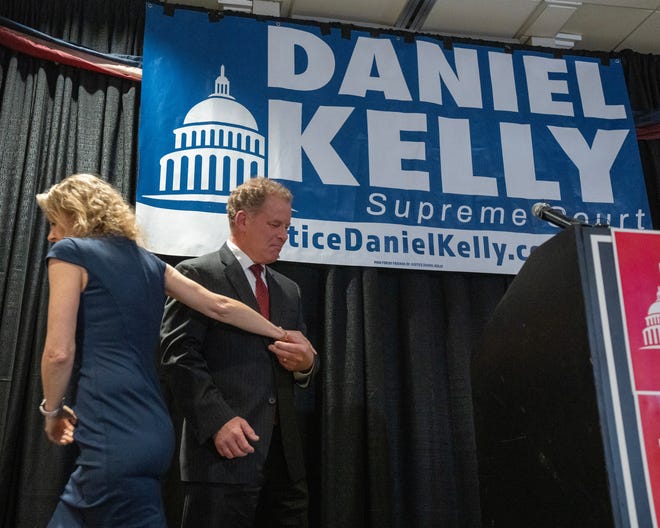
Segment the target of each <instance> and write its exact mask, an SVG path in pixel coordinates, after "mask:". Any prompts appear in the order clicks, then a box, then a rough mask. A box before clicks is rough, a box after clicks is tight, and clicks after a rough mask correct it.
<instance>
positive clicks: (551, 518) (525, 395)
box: [471, 226, 660, 528]
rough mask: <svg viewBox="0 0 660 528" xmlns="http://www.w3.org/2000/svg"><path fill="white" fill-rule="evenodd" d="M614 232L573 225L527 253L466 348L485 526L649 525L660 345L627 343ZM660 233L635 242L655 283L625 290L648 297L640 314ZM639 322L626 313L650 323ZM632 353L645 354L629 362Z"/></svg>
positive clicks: (659, 410)
mask: <svg viewBox="0 0 660 528" xmlns="http://www.w3.org/2000/svg"><path fill="white" fill-rule="evenodd" d="M615 231H616V230H610V229H608V228H604V227H588V226H572V227H570V228H567V229H565V230H563V231H560V232H559V233H558V234H557V235H555V236H554V237H552V238H551V239H549V240H548V241H547V242H546V243H544V244H542V245H541V246H539V247H538V248H537V249H536V250H535V251H533V252H532V254H531V256H530V258H529V259H528V261H527V262H526V263H525V265H524V266H523V268H522V269H521V271H520V272H519V274H518V275H517V276H516V278H515V279H514V281H513V282H512V284H511V286H510V287H509V289H508V291H507V293H506V294H505V296H504V297H503V298H502V300H501V302H500V303H499V304H498V306H497V308H496V310H495V313H494V314H493V316H492V319H491V321H490V322H489V324H488V325H487V327H486V329H485V332H484V339H483V343H482V346H481V348H480V349H479V350H476V351H475V352H474V355H473V358H472V366H471V372H472V389H473V401H474V415H475V431H476V440H477V457H478V464H479V480H480V495H481V509H482V519H483V526H485V527H486V526H487V527H503V528H509V527H516V526H525V527H534V528H538V527H546V526H547V527H553V528H556V527H579V528H585V527H598V528H606V527H610V526H615V527H625V526H631V527H633V526H639V527H653V526H657V520H656V506H654V499H653V488H656V493H657V488H658V487H660V482H658V481H659V480H660V476H658V472H657V470H656V467H657V466H656V465H655V464H656V462H657V460H656V458H657V454H656V453H655V451H658V450H660V445H659V444H658V439H659V438H660V426H658V423H660V361H659V362H658V363H657V368H658V370H657V371H656V374H655V377H656V379H657V383H656V382H654V381H653V378H654V377H653V376H648V372H647V369H653V368H655V363H653V362H654V361H655V359H654V358H655V354H656V353H657V355H658V357H660V347H659V348H658V350H651V349H652V348H653V347H652V346H651V347H649V346H646V345H645V346H642V347H639V346H637V341H635V342H634V343H633V341H632V339H631V338H630V337H631V332H630V327H629V326H627V325H626V320H627V312H626V311H625V310H624V308H625V307H624V301H625V297H623V295H622V292H623V291H624V289H622V277H621V273H620V269H621V268H620V266H621V258H620V257H619V256H617V255H620V254H617V252H616V251H617V237H616V236H615V235H616V234H617V233H615ZM620 234H622V235H626V236H628V235H632V233H630V232H623V233H620ZM646 234H647V235H658V233H649V232H646ZM658 240H660V237H659V236H653V237H652V238H651V241H652V242H653V243H652V244H650V246H649V242H648V241H647V240H644V241H642V242H641V245H640V246H639V247H640V248H649V249H648V250H646V253H648V252H649V251H650V252H651V254H650V256H649V255H646V256H645V257H644V258H642V259H641V260H644V259H646V260H644V261H645V262H647V261H648V262H647V264H646V265H645V266H646V268H649V266H651V269H646V268H645V269H646V271H644V270H641V271H640V273H646V274H647V275H648V277H647V281H652V283H653V284H652V285H651V284H650V283H649V285H648V286H643V287H642V286H639V285H637V286H636V287H635V289H634V290H631V291H634V292H636V291H637V290H640V291H639V292H638V293H639V294H640V295H642V294H644V295H646V297H644V296H642V297H640V299H642V302H645V301H643V300H644V299H647V298H649V299H651V303H649V302H647V303H646V304H645V306H644V310H645V311H644V313H645V314H646V313H647V312H646V310H649V311H651V308H649V306H650V304H652V301H653V297H654V296H655V295H656V290H657V288H658V283H660V280H659V279H660V274H658V263H660V243H658V244H656V245H653V244H655V243H656V241H658ZM621 244H622V243H621ZM626 247H627V246H626ZM640 258H641V257H639V258H637V257H634V258H633V257H632V256H631V255H627V256H625V258H624V260H626V259H627V261H630V262H633V260H639V259H640ZM626 269H627V270H628V271H627V272H626V273H627V274H628V275H630V273H631V272H630V269H629V268H626ZM631 269H632V268H631ZM633 274H634V269H633ZM638 278H639V277H638ZM649 291H650V295H651V297H649V296H648V295H649ZM631 295H632V294H631ZM659 299H660V297H659ZM658 306H659V307H660V304H659V305H658ZM640 317H641V316H637V315H635V316H634V317H629V319H634V320H635V321H634V322H635V324H636V325H638V326H639V325H640V324H642V325H643V324H650V325H651V326H653V322H654V319H652V318H649V316H648V314H647V315H646V316H645V317H641V318H642V319H643V321H641V323H640V321H638V319H639V318H640ZM658 321H659V323H660V315H659V317H658ZM635 328H637V327H635ZM645 331H646V332H647V336H648V335H650V334H649V333H648V332H649V331H648V329H647V330H645ZM647 345H648V344H647ZM642 349H644V350H642ZM641 352H643V353H644V354H646V356H645V357H646V358H650V359H645V360H644V361H645V362H641V363H640V362H638V363H637V364H635V361H638V359H637V358H638V357H641V356H638V355H637V354H638V353H641ZM639 361H641V360H639ZM635 369H637V371H638V372H637V373H636V372H635ZM642 371H644V372H646V374H647V378H649V380H647V381H646V382H645V385H646V386H645V387H644V388H643V390H641V391H640V386H639V385H640V380H641V378H640V377H639V375H642ZM654 384H655V385H657V386H654ZM654 391H658V394H655V393H654ZM642 393H643V394H642ZM641 396H649V397H650V405H646V404H644V403H641V401H642V400H641V399H640V397H641ZM645 405H646V406H645ZM658 465H659V466H660V463H658Z"/></svg>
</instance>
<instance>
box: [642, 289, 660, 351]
mask: <svg viewBox="0 0 660 528" xmlns="http://www.w3.org/2000/svg"><path fill="white" fill-rule="evenodd" d="M642 337H643V338H644V348H660V286H658V293H657V298H656V301H655V302H654V303H653V304H651V306H649V310H648V315H647V316H646V328H644V330H642Z"/></svg>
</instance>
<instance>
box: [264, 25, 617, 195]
mask: <svg viewBox="0 0 660 528" xmlns="http://www.w3.org/2000/svg"><path fill="white" fill-rule="evenodd" d="M300 51H304V54H305V56H306V59H307V60H306V66H305V69H304V70H303V71H296V60H295V57H296V53H297V52H300ZM416 54H417V64H418V72H417V81H418V98H419V101H420V102H423V103H429V104H435V105H443V100H442V86H441V81H442V82H443V83H444V86H445V87H446V89H447V90H448V92H449V93H450V94H451V96H452V98H453V100H454V102H455V104H456V106H457V107H459V108H466V109H482V108H483V101H484V98H483V96H482V92H481V89H482V84H481V81H480V70H479V57H478V52H477V50H475V49H470V48H461V47H456V46H455V47H454V48H453V56H454V63H455V70H454V69H452V66H451V65H450V64H449V62H448V60H447V58H446V57H445V53H444V51H443V49H442V48H441V47H440V46H439V45H437V44H435V43H432V42H427V41H422V40H417V41H416ZM487 57H488V65H489V75H490V79H491V90H492V94H491V95H492V104H493V109H494V110H496V111H502V112H518V111H519V103H518V101H519V97H518V89H517V86H516V82H515V76H514V62H513V56H512V55H511V54H509V53H504V52H497V51H489V52H488V54H487ZM522 61H523V62H522V64H523V66H524V74H525V84H526V86H527V101H528V106H529V107H528V111H529V112H530V113H531V114H536V115H545V116H565V117H572V116H574V113H575V105H574V104H573V103H572V102H571V101H569V100H558V99H561V97H559V98H557V97H555V96H556V95H557V96H564V99H566V98H567V96H569V95H571V94H569V82H568V80H567V77H568V75H569V74H570V75H574V79H572V80H573V81H574V85H576V86H577V88H578V91H579V97H580V103H581V104H580V105H577V106H579V107H580V108H581V111H582V115H583V117H585V118H590V119H603V120H624V121H623V123H622V124H623V126H627V124H626V122H625V120H626V119H627V116H626V109H625V107H624V105H620V104H616V105H611V104H607V103H606V101H605V94H604V91H603V85H602V80H601V78H600V72H599V64H598V63H597V62H589V61H581V60H576V61H575V62H574V63H573V64H574V70H573V71H571V72H569V71H568V67H567V62H566V61H565V60H563V59H559V58H549V57H541V56H533V55H525V56H523V58H522ZM374 71H376V72H378V75H373V72H374ZM334 74H335V57H334V54H333V51H332V49H331V48H330V46H329V45H328V44H326V43H325V42H324V41H323V40H322V39H320V38H319V37H317V36H315V35H313V34H311V33H309V32H306V31H301V30H297V29H292V28H285V27H281V26H269V28H268V86H269V87H270V88H281V89H286V90H295V91H305V92H310V91H314V90H319V89H321V88H323V87H324V86H326V85H327V84H328V83H329V82H330V80H331V79H332V77H333V75H334ZM368 92H380V93H381V94H382V96H383V97H384V98H385V99H387V100H390V101H403V102H405V101H412V100H413V98H412V95H411V93H410V89H409V87H408V84H407V82H406V79H405V77H404V74H403V72H402V70H401V66H400V64H399V63H398V59H397V56H396V52H395V49H394V47H393V45H392V42H391V41H390V40H388V39H382V38H367V37H359V38H358V39H357V40H356V41H355V45H354V48H353V50H352V54H351V56H350V59H349V61H348V64H347V67H346V70H345V72H344V76H343V79H342V82H341V86H340V88H339V91H338V93H339V94H340V95H346V96H354V97H366V96H367V93H368ZM354 109H355V108H353V107H347V106H320V107H318V109H317V110H316V112H315V113H314V115H313V116H312V117H311V119H310V120H309V122H308V123H307V124H306V125H305V126H304V127H303V105H302V103H298V102H291V101H284V100H277V99H273V100H270V101H269V123H270V130H269V147H270V149H272V150H273V151H279V150H280V149H284V150H285V151H287V152H289V153H294V155H291V156H288V157H286V158H279V159H278V161H277V164H276V166H272V160H270V161H271V164H270V165H269V174H270V175H271V177H277V178H280V179H288V180H291V181H302V152H305V154H306V155H307V157H308V159H309V160H310V162H311V163H312V165H313V166H314V169H315V170H316V173H317V174H318V177H319V179H320V180H321V181H322V182H323V183H324V184H326V185H347V186H358V185H360V184H359V183H358V181H357V179H356V178H355V176H354V175H353V173H352V172H351V170H350V169H349V168H348V167H347V165H346V164H345V163H344V161H343V160H342V158H341V157H340V155H339V153H338V152H337V150H336V149H335V148H334V147H333V145H332V141H333V140H334V139H335V138H336V136H337V135H338V134H339V133H340V131H341V129H342V127H343V125H344V124H345V123H346V121H347V120H348V119H349V116H351V114H352V112H353V111H354ZM366 126H367V135H368V156H369V169H368V170H369V183H370V185H372V186H376V187H383V188H392V189H406V190H417V191H430V190H431V183H430V172H429V171H423V170H405V169H404V168H403V165H404V164H405V162H409V161H410V160H414V161H417V162H418V163H423V162H425V161H427V160H426V154H425V143H424V142H420V141H406V140H403V139H402V134H408V135H410V133H425V132H427V131H428V121H427V115H426V114H424V113H404V112H393V111H379V110H367V111H366ZM437 127H438V133H439V139H438V147H439V154H440V155H439V167H438V168H439V170H440V176H441V182H442V192H444V193H448V194H469V195H478V196H493V197H494V196H499V193H500V189H498V181H497V179H496V178H495V177H493V176H485V175H475V174H474V170H473V160H472V149H471V138H470V121H469V119H464V118H454V117H443V116H438V118H437ZM498 128H499V140H500V146H501V159H502V163H503V166H502V167H501V172H502V173H503V175H504V185H505V191H506V195H507V196H508V197H509V198H523V199H541V198H542V199H546V200H556V201H559V200H561V199H562V195H561V189H560V183H559V182H558V181H550V180H548V179H544V180H537V179H536V170H535V166H534V151H533V141H532V140H533V138H532V126H531V125H530V124H521V123H517V122H500V123H499V124H498ZM534 133H535V134H545V135H547V136H548V137H542V138H540V140H541V141H547V140H548V139H549V138H552V139H554V141H555V142H556V143H557V144H558V146H559V147H560V148H561V151H563V152H564V153H565V154H566V156H567V157H568V158H569V159H570V161H571V162H572V163H573V164H574V166H575V167H576V168H577V170H578V174H579V184H580V189H581V199H582V200H583V201H584V202H599V203H613V202H614V196H613V191H612V181H611V175H610V170H611V168H612V165H613V163H614V161H615V160H616V158H617V155H618V153H619V151H620V149H621V147H622V145H623V143H624V141H625V139H626V137H627V135H628V133H629V130H628V129H627V128H623V129H619V130H611V129H597V130H596V132H595V134H594V136H593V141H592V142H591V145H590V144H589V143H588V141H587V140H586V139H585V137H584V136H583V134H582V132H581V131H580V130H579V129H577V128H574V127H565V126H550V125H547V126H543V127H541V128H539V127H537V128H535V129H534Z"/></svg>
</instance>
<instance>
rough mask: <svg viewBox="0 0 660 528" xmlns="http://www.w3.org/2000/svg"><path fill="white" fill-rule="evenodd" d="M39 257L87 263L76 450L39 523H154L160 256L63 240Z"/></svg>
mask: <svg viewBox="0 0 660 528" xmlns="http://www.w3.org/2000/svg"><path fill="white" fill-rule="evenodd" d="M47 258H57V259H60V260H63V261H66V262H70V263H72V264H76V265H78V266H81V267H83V268H85V269H86V270H87V274H88V283H87V287H86V288H85V290H84V291H83V292H82V294H81V297H80V307H79V310H78V325H77V331H76V364H77V365H78V367H79V370H77V373H75V374H74V375H75V378H74V381H75V402H74V405H73V408H74V410H75V412H76V414H77V416H78V424H77V426H76V429H75V432H74V438H75V442H76V444H77V445H78V446H79V448H80V455H79V456H78V458H77V460H76V465H77V467H76V469H75V471H74V472H73V473H72V475H71V478H70V479H69V481H68V483H67V485H66V487H65V489H64V492H63V494H62V495H61V497H60V501H59V503H58V506H57V508H56V510H55V513H54V514H53V517H52V519H51V521H50V524H49V525H48V526H49V527H67V528H71V527H75V526H94V527H122V528H127V527H163V526H165V525H166V521H165V514H164V509H163V503H162V498H161V483H160V477H161V476H162V475H163V474H164V473H165V472H166V471H167V469H168V468H169V465H170V462H171V460H172V454H173V450H174V430H173V426H172V422H171V419H170V416H169V413H168V410H167V407H166V405H165V401H164V399H163V396H162V392H161V387H160V383H159V380H158V375H157V369H156V351H157V346H158V337H159V329H160V322H161V317H162V314H163V303H164V295H165V293H164V291H165V290H164V288H165V282H164V274H165V263H163V262H162V261H161V260H160V259H158V258H157V257H155V256H154V255H152V254H150V253H149V252H148V251H146V250H144V249H143V248H141V247H139V246H138V245H137V244H136V243H135V242H133V241H131V240H128V239H126V238H122V237H105V238H65V239H63V240H61V241H59V242H57V243H55V244H54V245H53V247H52V248H51V250H50V252H49V253H48V256H47Z"/></svg>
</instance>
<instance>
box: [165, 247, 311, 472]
mask: <svg viewBox="0 0 660 528" xmlns="http://www.w3.org/2000/svg"><path fill="white" fill-rule="evenodd" d="M177 269H178V270H179V271H181V272H182V273H183V274H184V275H186V276H188V277H190V278H191V279H193V280H195V281H196V282H198V283H200V284H202V285H203V286H205V287H206V288H208V289H209V290H211V291H214V292H217V293H221V294H223V295H226V296H227V297H233V298H235V299H239V300H240V301H242V302H243V303H245V304H247V305H248V306H251V307H253V308H254V309H258V308H257V301H256V299H255V296H254V294H253V293H252V289H251V288H250V285H249V283H248V281H247V278H246V277H245V273H244V272H243V269H242V268H241V265H240V263H239V262H238V261H237V260H236V257H234V255H233V253H232V252H231V250H230V249H229V247H228V246H227V244H225V245H223V246H222V248H221V249H220V250H219V251H216V252H213V253H209V254H207V255H203V256H201V257H197V258H193V259H189V260H185V261H183V262H181V263H180V264H179V265H178V266H177ZM266 270H267V271H266V274H267V284H268V292H269V296H270V312H271V320H272V321H273V323H274V324H276V325H278V326H281V327H282V328H284V329H290V330H295V329H297V330H301V331H303V332H304V330H305V328H304V322H303V318H302V310H301V300H300V290H299V288H298V286H297V285H296V283H295V282H293V281H291V280H290V279H288V278H286V277H284V276H283V275H281V274H280V273H277V272H276V271H274V270H271V269H269V268H266ZM270 342H271V340H270V339H269V338H266V337H261V336H257V335H254V334H250V333H247V332H244V331H243V330H239V329H237V328H235V327H233V326H229V325H226V324H223V323H220V322H218V321H215V320H213V319H210V318H208V317H205V316H203V315H202V314H200V313H198V312H196V311H194V310H191V309H190V308H188V307H187V306H185V305H183V304H181V303H180V302H178V301H175V300H173V299H168V301H167V304H166V307H165V314H164V316H163V324H162V327H161V352H162V363H163V367H164V369H165V373H166V374H167V379H168V382H169V383H170V386H171V389H172V393H173V396H174V398H175V399H176V400H177V403H178V404H179V405H180V408H181V410H182V412H183V416H184V424H183V431H182V438H181V453H180V463H181V479H182V480H184V481H189V482H218V483H250V484H253V483H255V482H256V481H257V478H258V475H259V473H260V469H261V468H262V467H263V464H264V461H265V459H266V456H267V454H268V448H269V445H270V440H271V436H272V430H273V423H274V418H275V414H276V412H277V415H278V421H279V424H280V430H281V434H282V441H283V446H284V453H285V457H286V461H287V465H288V470H289V475H290V477H291V479H293V480H294V481H295V480H298V479H300V478H302V477H304V475H305V470H304V463H303V452H302V442H301V439H300V434H299V431H298V425H297V420H296V414H295V409H294V401H293V392H294V383H295V382H294V376H293V374H292V373H291V372H288V371H287V370H286V369H284V368H282V367H281V366H280V365H279V363H278V362H277V361H276V358H275V356H274V354H273V353H272V352H270V351H269V350H268V348H267V346H268V344H269V343H270ZM317 368H318V359H315V366H314V371H316V370H317ZM235 416H241V417H243V418H245V419H246V420H247V421H248V423H249V424H250V425H251V426H252V428H253V429H254V430H255V432H256V433H257V434H258V435H259V437H260V439H259V441H258V442H256V443H255V444H254V447H255V452H254V453H252V454H249V455H247V456H245V457H238V458H234V459H232V460H229V459H226V458H224V457H221V456H220V455H219V454H218V452H217V451H216V449H215V446H214V444H213V439H212V437H213V435H214V434H215V433H216V432H217V431H218V430H219V429H220V428H221V427H222V426H223V425H224V424H225V423H226V422H227V421H229V420H230V419H231V418H233V417H235Z"/></svg>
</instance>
